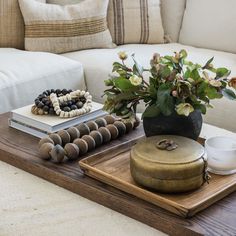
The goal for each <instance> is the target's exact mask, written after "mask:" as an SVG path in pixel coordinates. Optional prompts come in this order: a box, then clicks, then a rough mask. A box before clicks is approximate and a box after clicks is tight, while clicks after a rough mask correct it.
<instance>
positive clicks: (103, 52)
mask: <svg viewBox="0 0 236 236" xmlns="http://www.w3.org/2000/svg"><path fill="white" fill-rule="evenodd" d="M183 48H184V49H186V50H187V51H188V54H189V57H188V58H189V60H192V61H193V62H198V63H201V64H203V63H205V62H206V61H207V59H209V58H211V57H212V56H214V57H215V60H214V65H216V66H217V67H222V66H225V67H228V68H230V69H231V70H232V73H231V75H232V77H233V76H236V55H235V54H230V53H224V52H219V51H213V50H206V49H198V48H194V47H190V46H184V45H181V44H159V45H135V44H130V45H123V46H119V47H117V48H115V49H110V50H108V49H97V50H85V51H80V52H73V53H67V54H63V55H64V56H66V57H68V58H71V59H74V60H77V61H80V62H81V63H82V65H83V67H84V70H85V79H86V84H87V88H88V90H89V91H90V92H91V93H92V95H93V97H94V99H95V100H96V101H99V102H102V101H103V99H102V97H101V96H102V94H103V91H104V89H105V86H104V82H103V81H104V80H105V79H107V78H108V75H109V74H110V73H111V70H112V63H113V62H114V61H118V60H119V59H118V56H117V53H118V52H119V51H123V50H124V51H126V52H127V53H128V54H129V55H131V54H132V53H135V57H136V58H137V60H138V61H139V62H140V63H142V64H143V65H144V66H145V67H148V66H149V61H150V59H151V57H152V55H153V53H154V52H158V53H160V54H161V55H167V54H171V53H173V52H174V51H179V50H181V49H183ZM131 62H132V61H131V59H129V63H131ZM213 104H214V105H215V108H214V109H209V110H208V113H207V115H206V116H205V121H206V122H209V123H211V124H214V125H217V126H219V127H222V128H226V129H229V130H232V131H235V132H236V126H235V120H236V102H235V101H229V100H227V99H221V100H215V101H213Z"/></svg>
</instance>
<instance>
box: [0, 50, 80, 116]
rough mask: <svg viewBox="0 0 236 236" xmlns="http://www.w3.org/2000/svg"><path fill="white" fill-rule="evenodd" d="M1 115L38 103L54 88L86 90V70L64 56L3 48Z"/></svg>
mask: <svg viewBox="0 0 236 236" xmlns="http://www.w3.org/2000/svg"><path fill="white" fill-rule="evenodd" d="M0 61H1V63H0V101H1V106H0V113H2V112H6V111H9V110H12V109H15V108H18V107H21V106H25V105H28V104H31V103H33V102H34V99H35V98H36V97H37V96H38V95H39V94H40V93H41V92H43V91H44V90H46V89H50V88H72V89H78V88H80V89H84V88H85V83H84V76H83V68H82V66H81V64H80V63H79V62H76V61H74V60H70V59H68V58H65V57H63V56H59V55H55V54H50V53H41V52H26V51H21V50H17V49H10V48H0Z"/></svg>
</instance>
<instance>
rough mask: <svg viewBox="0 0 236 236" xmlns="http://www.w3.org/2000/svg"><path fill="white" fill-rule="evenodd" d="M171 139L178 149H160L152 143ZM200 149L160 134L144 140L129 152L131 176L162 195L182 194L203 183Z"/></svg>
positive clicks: (190, 142) (185, 140)
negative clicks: (169, 193)
mask: <svg viewBox="0 0 236 236" xmlns="http://www.w3.org/2000/svg"><path fill="white" fill-rule="evenodd" d="M163 139H168V140H173V141H174V142H175V143H176V144H177V145H178V148H177V149H175V150H172V151H167V150H160V149H158V148H157V146H156V144H157V143H159V142H160V141H161V140H163ZM203 155H204V148H203V146H202V145H200V144H199V143H198V142H196V141H194V140H192V139H188V138H185V137H181V136H174V135H160V136H153V137H149V138H145V139H143V140H141V141H140V142H138V143H137V144H136V145H135V146H134V147H133V148H132V150H131V160H130V168H131V174H132V176H133V178H134V180H136V182H138V183H139V184H142V185H144V186H147V187H150V188H154V189H157V190H160V191H164V192H182V191H188V190H192V189H195V188H198V187H200V186H201V185H202V184H203V183H204V175H205V167H206V166H205V162H204V159H203Z"/></svg>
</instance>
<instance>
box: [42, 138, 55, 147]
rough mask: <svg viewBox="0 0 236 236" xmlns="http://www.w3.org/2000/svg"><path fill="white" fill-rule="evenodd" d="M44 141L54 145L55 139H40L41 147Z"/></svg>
mask: <svg viewBox="0 0 236 236" xmlns="http://www.w3.org/2000/svg"><path fill="white" fill-rule="evenodd" d="M44 143H51V144H53V145H54V142H53V140H52V139H51V138H50V137H45V138H42V139H41V140H40V141H39V147H41V146H42V145H43V144H44Z"/></svg>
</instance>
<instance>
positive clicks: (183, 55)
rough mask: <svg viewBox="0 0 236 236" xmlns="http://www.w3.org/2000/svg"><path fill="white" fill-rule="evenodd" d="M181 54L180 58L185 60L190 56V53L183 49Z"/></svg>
mask: <svg viewBox="0 0 236 236" xmlns="http://www.w3.org/2000/svg"><path fill="white" fill-rule="evenodd" d="M179 54H180V57H181V58H183V59H184V58H186V57H187V56H188V53H187V52H186V50H184V49H182V50H181V51H180V52H179Z"/></svg>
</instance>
